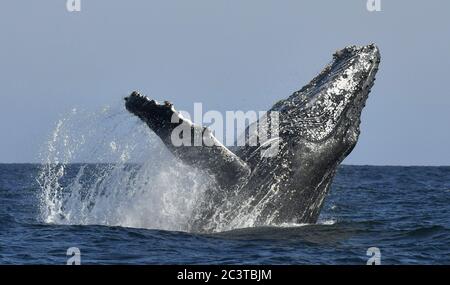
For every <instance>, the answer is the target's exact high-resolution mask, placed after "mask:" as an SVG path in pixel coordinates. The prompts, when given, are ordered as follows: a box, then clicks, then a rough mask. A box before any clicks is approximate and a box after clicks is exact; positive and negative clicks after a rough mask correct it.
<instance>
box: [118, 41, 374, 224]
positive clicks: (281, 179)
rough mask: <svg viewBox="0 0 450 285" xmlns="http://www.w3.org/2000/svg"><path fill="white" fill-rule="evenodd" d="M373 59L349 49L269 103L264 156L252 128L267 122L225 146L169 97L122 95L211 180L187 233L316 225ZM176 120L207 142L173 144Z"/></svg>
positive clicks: (355, 127)
mask: <svg viewBox="0 0 450 285" xmlns="http://www.w3.org/2000/svg"><path fill="white" fill-rule="evenodd" d="M379 63H380V53H379V49H378V47H377V46H375V45H374V44H370V45H367V46H361V47H357V46H348V47H346V48H344V49H342V50H339V51H337V52H336V53H335V54H334V55H333V59H332V61H331V63H329V64H328V65H327V66H326V67H325V68H324V69H323V70H322V71H321V72H320V74H319V75H317V76H316V77H315V78H313V79H312V80H311V82H309V83H308V84H307V85H306V86H304V87H303V88H302V89H300V90H299V91H296V92H294V93H293V94H292V95H291V96H289V97H288V98H286V99H284V100H281V101H278V102H277V103H276V104H275V105H273V106H272V108H271V109H270V110H269V111H267V113H266V114H267V117H270V115H271V114H273V113H277V118H278V122H277V123H278V134H277V137H276V146H277V152H276V154H275V155H271V156H267V155H264V151H262V149H263V148H264V147H265V146H264V143H263V142H261V140H259V139H258V136H260V133H259V132H258V131H257V130H260V129H261V128H260V127H261V126H262V125H263V124H267V122H270V120H261V118H260V119H259V120H257V121H256V122H254V123H253V124H251V125H249V126H248V127H247V128H246V130H245V132H244V139H245V142H246V143H245V144H244V145H243V146H234V147H230V148H227V147H225V146H224V145H222V144H221V143H220V142H218V141H217V139H216V138H215V137H214V136H213V134H212V133H211V131H210V130H209V129H208V128H205V127H203V126H200V125H196V124H193V123H192V122H190V121H189V120H187V119H185V118H183V116H182V115H181V114H180V113H179V112H178V111H177V110H175V108H174V107H173V105H172V104H171V103H170V102H167V101H166V102H164V103H163V104H160V103H158V102H156V101H154V100H151V99H149V98H148V97H145V96H142V95H140V94H139V92H137V91H134V92H133V93H131V95H129V96H128V97H126V98H125V101H126V102H125V107H126V109H127V110H128V111H129V112H131V113H132V114H134V115H136V116H137V117H139V118H140V119H141V120H142V121H144V122H145V123H146V124H147V125H148V126H149V127H150V129H152V130H153V131H154V132H155V133H156V134H157V135H158V136H159V137H160V138H161V140H162V141H163V143H164V144H165V145H166V147H167V148H168V149H169V151H170V152H171V153H172V154H173V155H174V156H175V157H177V158H178V159H180V160H181V161H183V162H184V163H186V164H188V165H191V166H192V167H196V168H198V169H200V170H202V171H205V173H208V174H210V175H211V176H213V177H214V178H215V181H216V185H215V186H214V187H211V189H209V190H208V191H206V192H205V193H204V194H203V197H202V199H200V201H199V202H198V204H197V205H196V208H195V210H194V212H193V213H192V217H191V221H190V223H189V230H190V231H193V232H215V231H221V230H225V229H232V228H237V227H251V226H267V225H279V224H284V223H315V222H316V221H317V219H318V217H319V214H320V209H321V207H322V205H323V201H324V198H325V196H326V194H327V192H328V190H329V189H330V185H331V182H332V180H333V177H334V175H335V173H336V170H337V167H338V166H339V164H340V163H341V162H342V161H343V160H344V158H345V157H346V156H347V155H348V154H349V153H350V152H351V151H352V149H353V148H354V147H355V145H356V143H357V140H358V137H359V134H360V117H361V112H362V109H363V108H364V106H365V103H366V100H367V97H368V94H369V93H370V89H371V88H372V86H373V84H374V82H375V74H376V73H377V71H378V65H379ZM174 118H175V119H176V120H174ZM180 125H183V126H185V127H186V126H187V127H188V128H189V129H190V130H191V132H190V134H191V137H189V138H188V139H189V140H194V135H192V134H202V135H203V137H207V138H208V139H209V140H210V141H212V142H213V144H210V145H202V146H194V144H190V145H174V143H173V140H172V139H171V137H172V133H173V131H174V130H175V129H176V128H177V127H179V126H180ZM250 141H252V142H257V143H256V144H254V143H253V144H250V143H249V142H250Z"/></svg>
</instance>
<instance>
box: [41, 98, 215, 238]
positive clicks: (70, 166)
mask: <svg viewBox="0 0 450 285" xmlns="http://www.w3.org/2000/svg"><path fill="white" fill-rule="evenodd" d="M41 160H42V162H43V166H42V169H41V172H40V174H39V177H38V183H39V184H40V186H41V189H42V191H41V195H40V196H41V197H40V201H41V205H40V210H41V218H42V220H43V221H44V222H46V223H55V224H80V225H87V224H98V225H108V226H124V227H137V228H152V229H164V230H180V231H187V230H188V229H189V219H190V217H191V213H192V211H193V209H194V206H195V205H196V203H197V202H196V201H197V200H198V199H200V197H201V196H202V193H204V191H205V190H206V188H207V187H211V183H213V181H211V180H212V179H211V178H210V177H207V176H206V175H204V174H202V173H200V172H199V171H196V170H195V169H193V168H192V167H188V166H186V165H184V164H182V163H181V162H180V161H178V160H177V159H175V158H174V157H173V156H172V155H171V154H170V153H169V152H168V151H167V150H166V148H165V147H164V146H163V145H162V143H161V142H160V141H159V138H157V136H156V135H155V134H154V133H153V132H151V131H150V130H149V129H148V128H147V127H146V126H144V125H143V124H142V123H141V122H139V121H138V120H137V119H136V118H134V117H132V116H129V114H128V113H126V112H125V111H123V108H122V106H121V105H120V106H119V105H118V106H117V107H115V108H109V107H108V108H104V109H103V110H101V111H99V112H94V113H88V112H84V111H81V112H80V111H77V110H76V109H73V110H72V112H71V113H70V114H68V115H67V116H66V117H65V118H63V119H61V120H59V121H58V123H57V124H56V127H55V129H54V131H53V134H52V135H51V137H50V139H49V141H48V142H47V144H46V146H45V149H44V150H43V151H42V153H41ZM86 161H89V162H95V163H86Z"/></svg>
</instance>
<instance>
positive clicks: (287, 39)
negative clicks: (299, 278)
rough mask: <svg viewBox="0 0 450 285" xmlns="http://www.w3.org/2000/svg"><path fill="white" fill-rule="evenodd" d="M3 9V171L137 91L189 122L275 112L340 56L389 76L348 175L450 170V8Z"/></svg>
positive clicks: (220, 5) (100, 1) (20, 1)
mask: <svg viewBox="0 0 450 285" xmlns="http://www.w3.org/2000/svg"><path fill="white" fill-rule="evenodd" d="M381 4H382V11H381V12H369V11H367V9H366V0H346V1H333V0H329V1H318V0H310V1H299V0H292V1H262V0H254V1H249V0H245V1H229V0H220V1H219V0H203V1H197V0H190V1H185V0H180V1H170V0H169V1H168V0H164V1H148V0H142V1H111V0H81V12H74V13H69V12H68V11H67V10H66V1H65V0H51V1H50V0H46V1H33V0H29V1H25V0H8V1H2V3H1V7H0V36H1V42H0V43H1V44H0V96H1V103H0V134H1V140H0V162H31V161H36V159H37V158H38V157H37V154H38V151H39V149H40V147H41V146H42V145H43V144H44V143H45V140H46V138H47V137H48V136H49V134H50V133H51V130H52V129H53V128H54V126H55V122H56V121H57V119H58V118H60V116H61V115H62V114H64V113H65V112H67V111H68V110H71V109H72V108H74V107H78V108H93V109H95V108H101V107H102V106H104V105H108V104H113V103H115V102H117V101H118V100H120V98H122V97H123V96H124V95H126V94H128V93H129V92H130V91H132V90H134V89H138V90H141V91H143V93H145V94H147V95H150V96H152V97H154V98H156V99H160V100H163V99H168V100H171V101H172V102H174V103H175V105H176V107H177V108H178V109H184V110H191V109H192V103H193V102H202V103H203V104H204V109H206V110H205V111H207V110H219V111H227V110H244V111H245V110H267V109H268V108H270V106H271V105H272V104H273V103H274V102H275V101H277V100H279V99H282V98H285V97H287V96H289V95H290V94H291V93H292V92H293V91H295V90H298V89H300V88H301V87H302V86H303V85H304V84H306V83H307V82H308V81H309V80H310V79H311V78H312V77H313V76H314V75H316V74H317V73H318V72H319V71H320V70H321V69H322V68H323V67H324V66H325V64H326V63H328V62H329V61H330V60H331V55H332V53H333V52H334V51H335V50H336V49H339V48H343V47H344V46H346V45H350V44H367V43H371V42H375V43H376V44H377V45H378V46H379V47H380V49H381V53H382V63H381V65H380V70H379V73H378V76H377V81H376V84H375V87H374V89H373V92H372V93H371V96H370V98H369V100H368V102H367V106H366V108H365V110H364V112H363V117H362V133H361V136H360V140H359V143H358V145H357V147H356V148H355V149H354V151H353V153H352V154H351V155H350V156H349V157H348V158H347V160H346V161H345V163H347V164H394V165H411V164H414V165H424V164H425V165H450V131H449V129H450V127H449V125H450V94H449V93H450V92H449V87H448V86H449V85H448V82H449V81H450V77H449V75H450V72H449V70H450V14H449V13H450V1H448V0H441V1H438V0H434V1H425V0H423V1H412V0H395V1H389V0H381Z"/></svg>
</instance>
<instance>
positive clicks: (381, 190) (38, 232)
mask: <svg viewBox="0 0 450 285" xmlns="http://www.w3.org/2000/svg"><path fill="white" fill-rule="evenodd" d="M71 167H72V168H79V167H80V166H79V165H73V166H71ZM71 167H70V166H69V167H68V168H69V169H70V168H71ZM69 172H70V171H69ZM40 173H42V166H41V165H37V164H3V165H0V264H66V262H67V260H68V258H70V257H71V256H68V255H67V250H68V249H69V248H72V247H76V248H78V249H79V250H80V260H81V264H366V263H367V261H368V259H369V258H370V256H368V255H367V251H368V249H369V248H371V247H376V248H378V250H379V253H380V255H379V257H380V262H381V264H450V167H390V166H387V167H379V166H345V165H344V166H341V167H340V168H339V171H338V174H337V176H336V178H335V180H334V183H333V186H332V190H331V192H330V193H329V195H328V196H327V198H326V202H325V205H324V207H323V210H322V212H321V217H320V220H319V222H318V223H317V224H314V225H286V226H279V227H259V228H244V229H234V230H230V231H225V232H219V233H215V234H191V233H187V232H183V231H176V230H161V229H151V228H133V227H127V226H117V225H116V226H114V225H108V222H102V221H104V220H101V219H99V220H82V219H80V220H78V224H76V223H77V222H73V223H74V224H71V223H58V222H52V221H48V220H45V218H43V217H42V206H43V205H42V203H44V202H45V201H43V199H42V191H43V188H42V186H41V185H39V183H38V177H39V175H40ZM74 173H77V171H74ZM71 189H75V188H73V187H72V188H71ZM140 200H141V201H136V203H137V202H139V203H143V204H144V205H145V204H146V201H145V199H144V201H142V199H140ZM149 205H152V204H151V203H150V202H149ZM44 206H45V205H44ZM75 206H76V205H75ZM151 213H152V211H147V212H145V214H146V215H145V216H144V217H139V219H148V220H152V219H153V218H154V217H152V216H151V215H152V214H151ZM106 216H107V215H106ZM133 217H134V216H130V219H132V218H133ZM158 219H160V220H161V219H162V218H161V216H160V217H158ZM54 221H57V220H54ZM73 221H77V220H73ZM92 221H94V222H92ZM95 221H98V223H99V224H100V225H95V224H91V223H95ZM162 223H164V220H163V219H162ZM128 224H131V225H133V221H129V222H128ZM149 224H150V225H151V223H149ZM125 225H127V224H126V223H125ZM144 225H145V224H144ZM372 253H373V251H372Z"/></svg>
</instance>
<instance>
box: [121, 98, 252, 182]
mask: <svg viewBox="0 0 450 285" xmlns="http://www.w3.org/2000/svg"><path fill="white" fill-rule="evenodd" d="M125 101H126V103H125V107H126V108H127V110H128V111H130V112H131V113H133V114H134V115H136V116H137V117H139V118H140V119H141V120H142V121H144V122H145V123H146V124H147V125H148V126H149V127H150V129H152V130H153V131H154V132H155V133H156V134H157V135H158V136H159V137H160V138H161V140H162V141H163V143H164V144H165V145H166V147H167V148H168V149H169V151H170V152H172V154H173V155H174V156H175V157H177V158H179V159H180V160H181V161H183V162H184V163H186V164H189V165H191V166H194V167H197V168H199V169H201V170H205V171H206V172H207V173H209V174H211V175H213V176H214V177H215V179H216V180H217V182H218V184H219V185H220V186H223V187H230V186H236V185H240V184H242V182H244V181H245V180H246V178H247V177H248V176H249V174H250V168H249V167H248V166H247V164H246V163H245V162H244V161H243V160H241V159H240V158H239V157H238V156H236V155H235V154H234V153H233V152H231V151H230V150H229V149H228V148H226V147H225V146H224V145H222V144H221V143H220V142H219V141H218V140H217V139H216V138H215V137H214V135H213V134H212V132H211V131H210V130H209V129H208V128H205V127H202V126H199V125H196V124H194V123H192V122H191V121H189V120H187V119H185V118H183V116H182V115H181V114H180V113H179V112H178V111H176V110H175V108H174V107H173V105H172V104H171V103H170V102H167V101H166V102H165V103H164V104H159V103H158V102H156V101H155V100H150V99H148V98H147V97H145V96H142V95H140V94H139V92H137V91H134V92H132V93H131V95H130V96H128V97H126V98H125ZM188 133H189V135H186V134H188ZM179 134H180V135H181V136H178V137H177V135H179ZM177 139H179V140H180V141H179V142H180V143H179V145H177V142H176V140H177ZM174 142H175V143H174Z"/></svg>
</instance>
